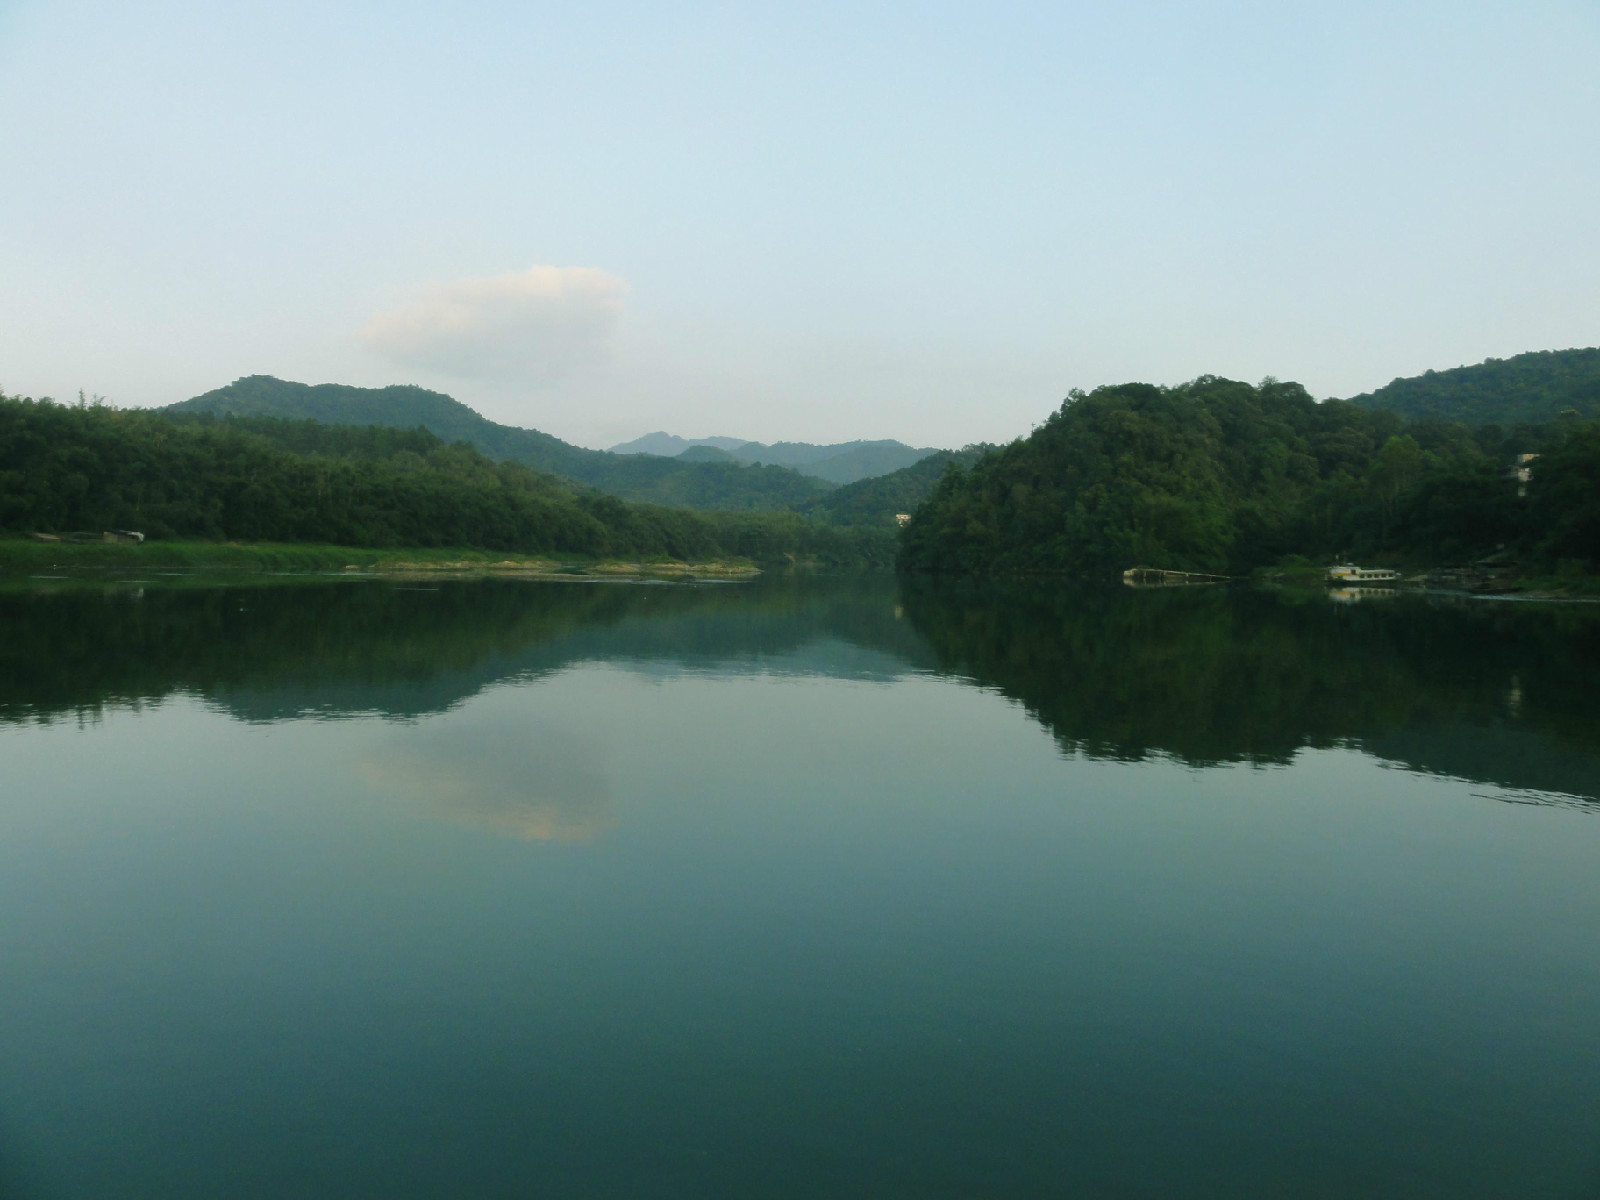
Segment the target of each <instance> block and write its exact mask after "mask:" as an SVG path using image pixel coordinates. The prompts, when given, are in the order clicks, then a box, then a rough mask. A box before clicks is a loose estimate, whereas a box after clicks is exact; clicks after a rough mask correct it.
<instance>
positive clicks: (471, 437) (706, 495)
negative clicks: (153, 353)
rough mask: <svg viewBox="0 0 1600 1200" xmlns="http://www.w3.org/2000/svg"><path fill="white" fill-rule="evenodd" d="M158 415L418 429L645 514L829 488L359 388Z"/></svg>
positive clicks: (388, 390) (219, 392) (234, 386)
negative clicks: (622, 448) (569, 437)
mask: <svg viewBox="0 0 1600 1200" xmlns="http://www.w3.org/2000/svg"><path fill="white" fill-rule="evenodd" d="M161 411H165V412H170V413H174V414H180V415H181V414H197V413H214V414H216V415H217V416H224V417H225V416H230V415H232V416H249V417H280V418H284V419H288V420H298V421H304V420H315V421H320V422H322V423H323V424H328V425H382V426H388V427H391V428H399V429H415V428H417V427H418V426H421V427H422V428H424V429H427V430H428V431H429V432H430V433H433V434H435V435H437V436H438V437H441V438H443V439H444V440H445V441H447V442H467V443H469V444H470V445H472V446H474V447H476V448H477V449H478V450H479V451H480V452H481V453H483V454H486V455H488V456H489V457H490V458H495V459H503V460H509V461H511V462H516V463H521V464H522V465H523V466H526V467H532V468H533V469H534V470H537V471H545V472H548V473H550V474H552V475H560V476H563V477H565V478H567V479H570V480H573V481H575V482H577V483H582V484H587V485H588V486H590V487H593V488H596V489H598V490H600V491H603V492H610V493H611V494H612V495H615V496H620V497H621V498H622V499H624V500H633V501H637V502H642V503H649V504H672V505H681V506H683V507H686V508H701V509H777V508H797V507H800V506H803V505H804V504H805V503H806V502H808V501H810V500H812V499H814V498H815V497H816V496H817V495H819V494H820V493H821V492H823V491H825V490H826V489H827V488H828V486H829V485H828V484H827V483H825V482H823V481H822V480H820V479H818V478H812V477H807V476H805V475H802V474H800V473H799V472H797V471H793V470H790V469H788V468H786V467H781V466H747V465H744V464H742V463H739V462H693V461H689V462H685V461H681V460H679V459H676V458H659V457H653V456H648V455H619V454H612V453H610V452H609V451H605V450H589V449H586V448H584V447H582V446H574V445H572V444H571V443H569V442H564V441H562V440H561V439H560V438H557V437H553V436H551V435H550V434H548V433H541V432H540V431H539V430H537V429H521V428H518V427H517V426H513V425H501V424H499V423H497V422H495V421H491V420H489V419H488V418H487V417H485V416H483V415H481V414H480V413H478V412H475V411H474V410H473V409H471V408H468V407H467V406H466V405H465V404H463V403H461V401H459V400H456V399H455V398H453V397H451V396H446V395H444V394H443V393H442V392H434V391H429V390H428V389H427V388H420V387H414V386H410V385H395V386H391V387H384V388H361V387H353V386H350V385H348V384H341V383H322V384H305V383H294V382H291V381H289V380H283V379H276V378H274V377H273V376H271V375H249V376H246V377H244V378H242V379H237V380H235V381H234V382H233V383H230V384H228V385H227V386H226V387H220V388H216V389H215V390H213V391H209V392H206V393H205V394H204V395H200V396H195V397H194V398H193V399H190V400H183V401H180V402H178V403H176V404H171V405H168V406H167V407H166V408H165V409H163V410H161Z"/></svg>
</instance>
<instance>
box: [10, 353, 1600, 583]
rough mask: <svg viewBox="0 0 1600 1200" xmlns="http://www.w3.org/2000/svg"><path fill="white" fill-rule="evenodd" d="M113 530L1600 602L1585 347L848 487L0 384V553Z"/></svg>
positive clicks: (279, 413) (442, 414) (1192, 416)
mask: <svg viewBox="0 0 1600 1200" xmlns="http://www.w3.org/2000/svg"><path fill="white" fill-rule="evenodd" d="M218 406H221V407H220V409H219V407H218ZM307 413H324V414H328V415H336V416H339V417H340V418H341V420H342V421H343V420H347V421H350V422H356V423H339V422H332V421H323V420H321V419H318V418H315V417H308V416H306V415H305V414H307ZM1451 413H1455V414H1459V415H1460V416H1464V417H1466V418H1467V419H1465V420H1462V419H1453V418H1452V417H1450V416H1448V415H1442V414H1451ZM286 414H287V415H286ZM411 417H415V418H417V419H418V420H419V421H423V420H425V421H427V422H431V426H428V427H425V426H424V425H422V424H418V425H415V426H411V427H406V426H405V425H404V424H403V422H404V420H405V419H407V418H411ZM440 430H445V431H448V432H449V437H445V436H441V435H440ZM457 435H460V436H459V437H458V436H457ZM468 436H470V437H471V438H472V440H471V441H469V440H467V438H468ZM451 439H455V440H451ZM513 454H514V455H516V456H518V457H520V458H521V459H522V460H523V461H517V458H515V457H512V455H513ZM530 462H532V463H533V464H534V465H530ZM596 480H598V481H600V482H598V483H597V482H594V481H596ZM618 489H620V490H621V491H622V492H623V494H621V495H619V494H617V490H618ZM640 496H670V497H671V498H672V499H671V502H670V503H655V502H650V501H648V500H642V499H640V498H639V497H640ZM629 497H632V498H629ZM907 517H909V520H907ZM901 522H905V525H904V528H900V523H901ZM119 529H120V530H136V531H138V532H139V533H141V534H143V535H144V536H145V537H147V538H149V539H152V540H154V541H157V542H160V543H162V544H164V546H166V547H167V548H168V550H169V552H170V551H172V550H173V549H175V548H176V546H177V545H178V543H179V542H180V541H182V540H184V539H187V540H189V541H191V542H204V543H208V544H215V543H221V542H238V543H250V544H253V545H262V546H265V545H268V544H272V545H275V546H279V547H282V546H288V547H295V546H299V547H305V548H309V547H312V546H322V547H324V551H323V552H320V555H321V557H318V561H322V560H323V558H327V557H330V556H331V557H332V558H338V557H339V555H338V553H337V550H336V549H335V548H337V547H358V548H364V549H367V550H374V549H395V550H399V549H408V550H417V551H425V550H432V551H437V552H443V551H447V550H460V551H470V552H473V553H478V554H491V555H492V554H505V555H510V556H515V555H522V556H546V557H562V556H579V557H582V558H587V559H594V560H605V559H609V560H630V561H640V562H643V561H648V560H652V559H655V560H665V559H670V560H675V561H678V562H713V561H719V560H720V561H725V562H726V561H738V562H753V563H761V564H774V563H789V562H809V563H818V564H822V565H827V566H839V567H844V566H889V565H891V564H894V565H898V566H899V567H900V568H901V569H902V570H907V571H921V572H944V573H954V574H1006V573H1035V572H1041V573H1065V574H1074V575H1087V576H1103V577H1104V576H1114V575H1120V574H1121V573H1122V572H1123V571H1125V570H1127V569H1128V568H1130V567H1148V568H1156V569H1161V570H1170V571H1187V572H1202V573H1208V574H1215V575H1243V574H1246V573H1249V572H1251V571H1254V570H1260V569H1268V568H1277V569H1284V568H1297V567H1298V568H1311V567H1313V566H1315V565H1319V564H1328V563H1333V562H1343V561H1357V562H1361V563H1363V564H1364V565H1372V566H1393V567H1398V568H1409V569H1422V568H1426V567H1449V566H1472V567H1475V568H1476V567H1483V566H1486V565H1493V566H1495V567H1496V568H1497V569H1498V570H1500V571H1502V572H1504V571H1506V570H1511V571H1514V572H1520V573H1521V574H1522V575H1523V577H1524V578H1526V579H1533V578H1538V579H1550V580H1553V581H1557V582H1560V581H1565V582H1564V583H1561V586H1566V587H1583V588H1586V589H1588V588H1593V587H1596V586H1600V583H1597V580H1596V573H1597V571H1600V350H1571V351H1559V352H1538V353H1533V354H1527V355H1519V356H1517V357H1516V358H1514V359H1510V360H1505V361H1501V360H1493V359H1491V360H1489V361H1488V362H1486V363H1482V364H1479V365H1478V366H1475V367H1462V368H1456V369H1453V370H1451V371H1445V372H1429V373H1428V374H1427V375H1425V376H1418V377H1416V378H1414V379H1410V380H1396V381H1394V382H1393V383H1391V384H1389V385H1388V386H1387V387H1385V388H1381V389H1379V390H1378V391H1376V392H1373V393H1369V394H1367V395H1364V396H1357V397H1354V398H1353V399H1351V400H1348V401H1344V400H1324V401H1321V402H1318V401H1315V400H1313V399H1312V397H1311V396H1310V395H1309V394H1308V393H1307V392H1306V390H1305V389H1304V388H1303V387H1301V386H1300V385H1299V384H1296V383H1287V382H1280V381H1278V380H1274V379H1267V380H1264V381H1262V382H1261V383H1260V384H1258V385H1251V384H1247V383H1240V382H1237V381H1234V380H1229V379H1223V378H1219V377H1216V376H1203V377H1201V378H1199V379H1195V380H1193V381H1191V382H1189V383H1185V384H1181V385H1179V386H1176V387H1160V386H1156V385H1152V384H1145V383H1129V384H1121V385H1117V386H1111V387H1102V388H1098V389H1096V390H1094V391H1092V392H1087V393H1085V392H1082V391H1074V392H1072V393H1071V394H1069V396H1068V397H1067V399H1066V401H1065V402H1064V403H1063V404H1062V405H1061V406H1060V408H1059V409H1058V410H1057V411H1056V412H1054V413H1052V414H1051V415H1050V416H1049V418H1048V419H1046V420H1045V421H1044V422H1043V424H1041V425H1040V426H1039V427H1038V428H1036V429H1035V430H1034V431H1033V432H1032V433H1031V434H1030V435H1028V436H1027V437H1024V438H1019V439H1017V440H1016V441H1013V442H1011V443H1010V444H1009V445H1006V446H1000V447H992V446H968V447H966V448H965V449H963V450H959V451H940V452H937V453H934V454H929V455H927V456H926V457H924V458H922V459H921V460H920V461H917V462H915V463H913V464H912V465H910V466H908V467H904V468H902V469H900V470H897V471H893V472H890V473H888V474H885V475H882V476H876V477H871V478H866V479H861V480H858V481H856V482H853V483H850V484H847V485H844V486H837V487H836V486H833V485H831V484H828V483H826V482H824V481H819V480H814V479H806V478H803V477H801V476H799V475H796V474H795V473H794V472H792V471H789V470H787V468H782V467H757V466H747V465H739V464H731V463H692V462H684V461H679V460H668V459H653V458H651V456H649V455H634V456H629V455H616V454H607V453H603V452H598V451H588V450H582V449H581V448H578V447H573V446H569V445H567V444H566V443H564V442H560V441H558V440H557V439H554V438H551V437H550V436H549V435H548V434H542V433H539V432H538V431H536V430H519V429H514V428H511V427H507V426H498V425H494V424H493V423H492V422H486V421H484V420H483V418H481V417H479V416H478V415H477V414H476V413H473V412H472V410H471V409H468V408H467V407H466V406H465V405H462V404H460V403H459V402H458V401H455V400H453V399H451V398H450V397H447V396H443V395H439V394H437V393H431V392H425V391H423V390H421V389H416V388H388V389H359V388H346V387H342V386H335V385H322V386H318V387H308V386H306V385H301V384H288V383H284V382H283V381H280V380H273V379H268V378H265V377H252V378H250V379H247V380H242V381H239V382H238V383H236V384H234V385H232V386H231V387H230V388H226V389H221V390H219V391H218V392H216V393H208V394H207V395H206V396H202V397H197V398H196V399H195V400H193V401H187V402H184V403H183V404H178V405H174V406H171V407H169V408H167V409H163V410H119V409H115V408H112V407H110V406H107V405H104V404H100V403H95V404H90V403H84V402H82V401H81V399H80V403H78V404H76V405H70V404H58V403H55V402H53V401H50V400H48V399H42V400H33V399H27V398H21V397H5V396H0V534H9V535H13V536H12V539H11V540H10V541H9V542H0V565H3V564H4V563H5V562H7V561H10V562H12V563H13V564H14V565H16V564H24V563H32V562H34V561H35V560H36V556H35V558H30V557H29V556H28V555H27V554H25V553H24V552H23V551H21V550H20V549H19V548H18V547H19V543H18V541H17V540H16V539H17V537H18V536H20V535H25V534H29V533H33V534H43V535H46V536H61V535H64V534H68V533H72V532H78V531H87V532H90V533H93V532H95V531H100V530H119ZM106 549H113V548H106ZM61 553H62V554H63V555H65V556H68V557H70V556H71V555H72V554H74V553H77V554H78V555H79V557H80V559H82V557H83V555H84V554H85V553H87V552H86V551H74V550H72V549H71V548H65V547H64V548H63V549H62V550H61ZM300 553H301V555H302V556H304V555H305V554H310V553H311V552H310V550H309V549H306V550H304V551H301V552H300ZM286 554H290V552H288V551H283V550H281V549H273V550H272V551H271V553H270V555H268V557H267V558H264V559H263V560H262V562H261V565H262V566H270V565H272V563H276V562H278V561H281V560H282V559H283V558H284V556H285V555H286ZM291 557H292V554H291ZM313 557H317V556H313ZM269 559H270V561H269ZM351 561H355V560H354V559H352V560H351Z"/></svg>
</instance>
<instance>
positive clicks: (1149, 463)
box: [899, 352, 1600, 579]
mask: <svg viewBox="0 0 1600 1200" xmlns="http://www.w3.org/2000/svg"><path fill="white" fill-rule="evenodd" d="M1585 353H1589V352H1585ZM1344 560H1358V561H1370V562H1373V563H1377V564H1393V565H1403V566H1418V567H1420V566H1425V565H1444V564H1459V563H1474V562H1483V561H1485V560H1493V561H1496V562H1499V563H1513V562H1514V563H1518V564H1520V565H1521V566H1522V567H1524V568H1525V569H1527V570H1528V571H1530V572H1544V573H1547V574H1551V575H1555V576H1566V577H1569V578H1573V579H1576V578H1580V577H1584V578H1587V577H1590V576H1592V573H1593V572H1594V571H1595V570H1596V566H1597V564H1600V421H1592V420H1584V419H1583V418H1582V417H1581V416H1580V415H1579V413H1578V411H1577V410H1576V409H1568V410H1566V411H1564V412H1562V413H1558V414H1557V415H1556V416H1555V418H1554V419H1553V420H1548V421H1543V422H1536V423H1519V424H1515V425H1510V426H1503V425H1499V424H1492V423H1491V424H1481V425H1468V424H1466V423H1463V422H1459V421H1447V420H1443V419H1440V418H1437V417H1423V418H1420V419H1414V420H1407V419H1405V418H1404V417H1402V416H1400V415H1398V414H1397V413H1395V412H1393V411H1390V410H1386V409H1375V408H1369V407H1367V406H1365V405H1363V404H1358V403H1352V402H1348V401H1341V400H1327V401H1323V402H1321V403H1318V402H1316V401H1314V400H1313V399H1312V398H1311V396H1309V395H1308V394H1307V393H1306V390H1305V389H1304V388H1303V387H1301V386H1300V385H1299V384H1295V383H1281V382H1278V381H1276V380H1271V379H1268V380H1265V381H1263V382H1262V383H1261V384H1260V385H1259V386H1252V385H1250V384H1247V383H1239V382H1235V381H1233V380H1228V379H1220V378H1216V377H1211V376H1207V377H1202V378H1200V379H1196V380H1194V381H1193V382H1190V383H1186V384H1183V385H1181V386H1178V387H1157V386H1154V385H1150V384H1139V383H1134V384H1124V385H1120V386H1115V387H1103V388H1098V389H1096V390H1095V391H1093V392H1089V393H1083V392H1073V393H1072V394H1071V395H1070V396H1069V397H1068V398H1067V400H1066V401H1065V402H1064V403H1063V404H1062V405H1061V407H1060V408H1059V409H1058V410H1057V411H1056V412H1055V413H1053V414H1051V416H1050V417H1049V418H1048V419H1047V420H1046V421H1045V422H1044V423H1043V424H1042V425H1040V426H1039V427H1038V428H1037V429H1035V430H1034V431H1033V433H1032V434H1030V435H1029V436H1028V437H1026V438H1021V439H1019V440H1017V441H1015V442H1012V443H1011V444H1010V445H1008V446H1005V447H1002V448H999V449H997V450H994V451H992V452H990V453H988V454H985V455H984V456H983V457H981V458H980V459H978V460H977V461H976V462H975V463H974V464H973V465H972V466H971V467H970V468H966V469H963V468H962V467H961V466H960V465H959V464H957V465H953V466H951V467H950V468H948V469H947V471H946V473H945V474H944V476H943V478H942V479H941V480H940V482H939V483H938V485H937V486H936V487H935V488H934V490H933V493H932V495H931V496H929V498H928V499H927V500H926V501H925V502H924V503H923V504H922V505H920V506H919V507H918V509H917V510H916V512H915V514H914V516H913V517H912V520H911V522H910V524H909V525H908V526H907V528H906V529H905V531H904V535H903V537H902V542H901V548H900V556H899V563H900V566H901V567H902V568H904V569H908V570H919V571H941V572H955V573H974V572H977V573H984V572H987V573H1007V572H1024V573H1025V572H1068V573H1074V574H1091V575H1109V574H1112V573H1118V572H1121V571H1123V570H1125V569H1126V568H1128V567H1133V566H1145V567H1156V568H1166V569H1171V570H1181V571H1194V572H1209V573H1217V574H1234V575H1238V574H1244V573H1246V572H1249V571H1251V570H1252V569H1254V568H1260V567H1264V566H1272V565H1284V566H1292V565H1305V564H1308V563H1315V562H1323V563H1326V562H1333V561H1344Z"/></svg>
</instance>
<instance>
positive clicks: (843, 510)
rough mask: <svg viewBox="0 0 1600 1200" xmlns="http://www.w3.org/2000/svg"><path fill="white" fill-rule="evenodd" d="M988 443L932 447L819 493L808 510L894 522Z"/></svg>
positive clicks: (850, 521)
mask: <svg viewBox="0 0 1600 1200" xmlns="http://www.w3.org/2000/svg"><path fill="white" fill-rule="evenodd" d="M992 449H994V447H992V446H968V447H966V448H965V449H962V450H936V451H934V452H933V453H932V454H929V455H928V456H927V457H925V458H921V459H918V460H917V461H916V462H914V463H912V464H911V465H910V466H909V467H901V468H900V469H899V470H898V471H891V472H890V473H889V474H887V475H877V476H874V477H872V478H870V479H862V480H859V481H857V482H855V483H847V484H845V485H844V486H843V487H839V488H835V489H834V490H833V491H831V492H829V493H828V494H827V495H825V496H822V497H820V498H819V499H817V500H816V501H814V502H813V503H812V505H811V508H810V510H809V511H810V512H812V513H814V514H816V515H817V516H819V517H821V518H822V519H824V520H827V521H831V522H833V523H834V524H836V525H867V526H876V527H881V528H884V529H893V528H895V526H896V520H895V518H896V515H897V514H899V513H913V512H915V511H916V510H917V506H918V505H919V504H921V503H922V502H923V501H924V500H926V499H927V498H928V497H929V496H930V495H931V494H932V493H933V489H934V488H935V487H937V486H938V483H939V480H940V479H942V478H944V474H945V472H946V471H947V470H949V469H950V468H951V467H952V466H959V467H970V466H971V465H972V464H973V463H975V462H976V461H977V460H978V459H979V458H981V457H983V455H984V453H985V452H986V451H989V450H992Z"/></svg>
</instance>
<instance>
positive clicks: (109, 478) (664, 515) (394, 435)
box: [0, 398, 891, 561]
mask: <svg viewBox="0 0 1600 1200" xmlns="http://www.w3.org/2000/svg"><path fill="white" fill-rule="evenodd" d="M114 528H116V529H137V530H140V531H142V532H145V533H147V534H150V535H153V536H156V537H173V536H182V537H197V538H226V539H237V540H249V541H253V540H270V541H287V542H326V543H333V544H339V545H355V546H417V547H428V546H459V547H476V548H481V549H489V550H507V551H516V552H521V553H571V554H583V555H593V556H610V557H651V556H657V555H666V556H670V557H673V558H679V559H705V558H713V557H717V556H721V555H738V556H744V557H750V558H759V559H765V560H771V559H774V558H784V557H788V556H798V557H808V556H818V555H820V556H822V557H824V558H828V559H842V560H843V561H855V560H857V559H861V558H865V559H867V560H869V561H870V560H875V559H883V558H886V557H887V554H888V553H889V550H888V547H889V546H890V545H891V543H890V541H889V539H887V538H884V537H882V536H879V537H878V538H876V539H873V538H871V537H870V536H865V535H863V536H860V537H855V536H852V535H851V534H849V533H847V532H841V531H837V530H828V529H822V528H819V527H817V526H815V525H814V524H813V523H811V522H808V521H806V520H805V519H804V518H802V517H800V516H798V515H797V514H794V513H762V512H727V513H695V512H690V511H687V510H684V509H672V508H665V507H661V506H658V505H642V504H630V503H627V502H626V501H623V500H620V499H618V498H617V497H615V496H610V495H605V494H603V493H600V492H597V491H593V490H589V489H582V488H578V487H576V486H574V485H572V484H570V483H567V482H565V481H563V480H560V479H556V478H554V477H553V476H550V475H545V474H541V473H539V472H537V471H533V470H530V469H528V468H527V467H523V466H520V465H518V464H516V463H510V462H495V461H493V460H491V459H489V458H487V457H485V456H484V455H482V454H480V453H479V452H478V451H476V450H475V449H473V448H472V447H471V446H468V445H466V444H464V443H457V444H455V445H447V444H445V443H444V442H443V441H442V440H441V439H440V438H438V437H436V436H435V435H434V434H432V433H429V432H428V431H427V430H425V429H420V428H419V429H410V430H404V429H394V428H385V427H378V426H367V427H364V428H351V427H347V426H329V425H323V424H320V423H318V422H316V421H291V420H285V419H279V418H229V419H223V420H218V419H216V418H215V417H211V416H191V417H189V418H188V419H181V420H174V419H172V418H171V417H169V416H165V415H162V414H159V413H151V412H139V411H128V412H124V411H117V410H115V409H111V408H107V407H104V406H98V405H80V406H77V407H71V406H66V405H60V404H55V403H52V402H50V401H48V400H41V401H35V400H25V399H16V398H9V399H8V398H0V529H3V530H11V531H41V532H63V531H77V530H90V531H93V530H101V529H114ZM869 543H870V544H869Z"/></svg>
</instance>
